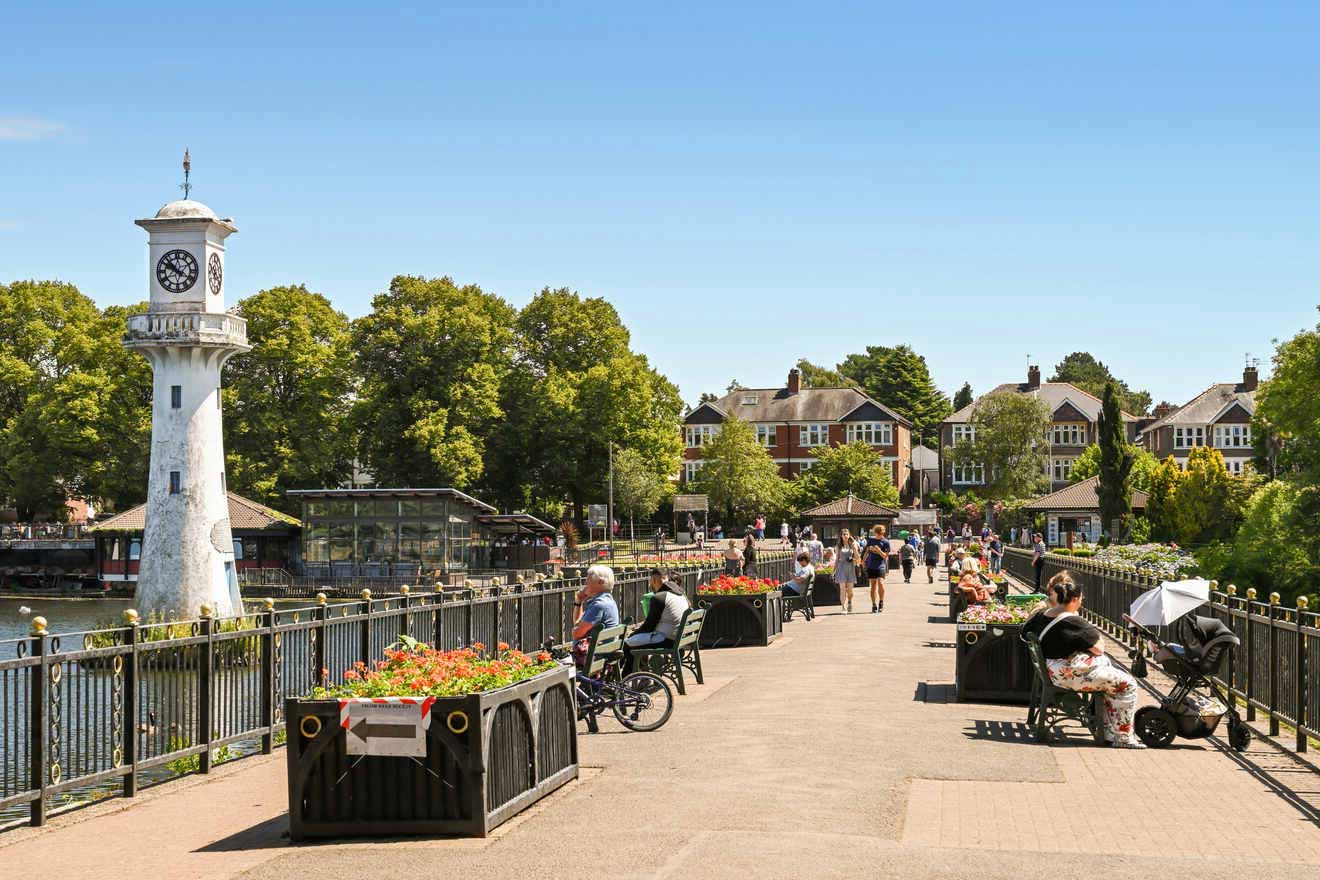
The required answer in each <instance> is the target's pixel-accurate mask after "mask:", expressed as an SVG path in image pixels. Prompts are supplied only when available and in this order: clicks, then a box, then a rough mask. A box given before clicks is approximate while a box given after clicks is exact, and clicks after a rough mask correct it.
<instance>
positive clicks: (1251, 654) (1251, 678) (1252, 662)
mask: <svg viewBox="0 0 1320 880" xmlns="http://www.w3.org/2000/svg"><path fill="white" fill-rule="evenodd" d="M1255 601H1256V588H1255V587H1247V646H1246V652H1247V687H1246V689H1245V692H1246V696H1247V720H1248V721H1255V720H1256V704H1255V703H1253V702H1252V699H1253V697H1254V695H1255V692H1256V642H1255V640H1254V639H1253V637H1252V633H1251V631H1252V629H1253V628H1254V627H1253V625H1252V622H1251V603H1252V602H1255Z"/></svg>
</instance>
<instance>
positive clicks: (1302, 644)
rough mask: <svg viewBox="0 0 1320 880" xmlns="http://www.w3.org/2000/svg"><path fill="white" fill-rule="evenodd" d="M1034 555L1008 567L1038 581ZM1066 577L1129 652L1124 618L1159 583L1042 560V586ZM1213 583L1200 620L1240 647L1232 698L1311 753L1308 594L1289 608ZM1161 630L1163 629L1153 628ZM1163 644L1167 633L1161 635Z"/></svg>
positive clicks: (1008, 560)
mask: <svg viewBox="0 0 1320 880" xmlns="http://www.w3.org/2000/svg"><path fill="white" fill-rule="evenodd" d="M1031 556H1032V554H1031V553H1030V552H1029V551H1026V550H1021V549H1018V548H1008V549H1007V552H1006V553H1005V555H1004V567H1005V568H1006V569H1007V570H1008V571H1009V572H1010V573H1011V574H1013V575H1015V576H1016V577H1018V578H1020V579H1021V580H1022V581H1023V582H1025V583H1028V584H1031V583H1034V582H1035V580H1034V578H1035V575H1034V574H1033V572H1032V569H1031ZM1060 571H1067V572H1068V573H1069V574H1071V575H1072V576H1073V579H1074V580H1076V581H1077V582H1078V584H1079V585H1080V586H1081V587H1082V589H1083V591H1084V592H1085V594H1086V601H1085V604H1084V605H1083V607H1082V610H1083V612H1084V613H1085V614H1086V616H1087V617H1089V618H1090V619H1091V620H1092V621H1093V622H1095V623H1096V624H1097V625H1098V626H1099V627H1100V628H1101V629H1102V630H1104V632H1105V633H1106V634H1107V635H1109V636H1110V637H1111V638H1113V639H1114V640H1115V641H1118V642H1121V643H1123V644H1125V645H1127V646H1129V647H1131V646H1132V641H1133V640H1132V638H1131V635H1130V632H1129V630H1128V628H1127V626H1126V625H1125V624H1124V623H1123V615H1124V614H1125V613H1127V610H1128V609H1129V608H1130V607H1131V605H1132V602H1133V600H1135V599H1136V598H1137V597H1138V596H1140V595H1141V594H1142V593H1144V592H1146V591H1147V590H1149V589H1151V588H1152V587H1156V586H1159V584H1160V582H1161V580H1162V579H1161V578H1158V577H1153V576H1150V575H1146V574H1142V573H1140V572H1137V571H1135V570H1132V569H1125V568H1117V567H1114V566H1109V565H1105V564H1103V563H1099V562H1093V561H1090V560H1085V559H1074V558H1070V557H1067V556H1057V555H1055V554H1052V553H1047V554H1046V555H1045V569H1044V571H1043V572H1042V584H1043V583H1044V582H1046V581H1048V580H1049V579H1050V578H1051V577H1053V576H1054V575H1055V574H1056V573H1058V572H1060ZM1218 586H1219V585H1218V583H1216V582H1214V581H1212V582H1211V592H1210V602H1209V603H1208V604H1207V605H1205V606H1203V607H1201V608H1200V609H1197V612H1196V613H1197V614H1200V615H1202V616H1204V617H1214V618H1217V619H1218V620H1222V621H1224V623H1226V624H1227V625H1228V626H1229V627H1230V628H1231V629H1232V630H1233V632H1234V633H1235V634H1236V635H1237V637H1238V639H1240V640H1241V642H1242V647H1241V648H1239V649H1238V650H1237V651H1235V652H1234V653H1233V663H1232V665H1231V666H1230V667H1229V668H1228V669H1227V670H1226V677H1224V678H1218V679H1217V680H1218V681H1220V682H1221V683H1222V684H1223V685H1224V687H1226V688H1227V689H1228V691H1229V693H1231V694H1232V695H1233V696H1234V697H1236V698H1237V699H1239V700H1241V701H1242V703H1243V704H1244V705H1245V706H1246V711H1247V720H1248V721H1255V720H1257V714H1258V713H1263V714H1264V716H1265V718H1266V719H1267V720H1268V722H1269V733H1270V736H1272V737H1277V736H1279V734H1280V729H1281V725H1287V726H1289V727H1291V728H1292V729H1293V732H1294V735H1295V741H1294V744H1293V746H1294V748H1295V749H1296V750H1297V751H1298V752H1305V751H1306V750H1307V746H1308V743H1307V739H1308V737H1310V738H1315V739H1320V724H1317V719H1316V715H1317V712H1320V675H1317V674H1316V670H1315V668H1314V666H1315V664H1316V663H1320V614H1317V613H1315V612H1314V611H1309V610H1307V600H1306V597H1305V596H1303V597H1301V598H1299V599H1298V600H1297V607H1296V608H1285V607H1283V606H1282V605H1281V604H1280V603H1279V594H1278V593H1271V594H1270V596H1269V599H1268V601H1264V602H1262V601H1260V600H1259V599H1257V597H1256V591H1255V590H1254V589H1248V590H1247V591H1246V595H1245V596H1239V595H1238V589H1237V587H1236V586H1234V585H1232V584H1229V585H1228V586H1227V587H1226V588H1225V589H1224V590H1220V589H1218ZM1155 629H1156V631H1157V632H1158V631H1159V630H1161V629H1164V628H1161V627H1156V628H1155ZM1159 634H1160V636H1161V638H1163V637H1164V633H1163V632H1160V633H1159Z"/></svg>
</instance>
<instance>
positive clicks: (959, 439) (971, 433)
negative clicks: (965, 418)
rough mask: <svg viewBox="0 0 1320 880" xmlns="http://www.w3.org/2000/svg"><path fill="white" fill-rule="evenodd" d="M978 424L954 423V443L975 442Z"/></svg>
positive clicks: (955, 444)
mask: <svg viewBox="0 0 1320 880" xmlns="http://www.w3.org/2000/svg"><path fill="white" fill-rule="evenodd" d="M975 442H976V426H975V425H954V426H953V445H954V446H957V445H958V444H959V443H975Z"/></svg>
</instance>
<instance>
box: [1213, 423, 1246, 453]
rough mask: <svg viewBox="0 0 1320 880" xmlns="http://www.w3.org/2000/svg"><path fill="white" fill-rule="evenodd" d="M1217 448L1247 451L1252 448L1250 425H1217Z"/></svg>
mask: <svg viewBox="0 0 1320 880" xmlns="http://www.w3.org/2000/svg"><path fill="white" fill-rule="evenodd" d="M1215 446H1217V447H1219V448H1220V449H1246V448H1248V447H1250V446H1251V426H1250V425H1215Z"/></svg>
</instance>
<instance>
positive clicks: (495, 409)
mask: <svg viewBox="0 0 1320 880" xmlns="http://www.w3.org/2000/svg"><path fill="white" fill-rule="evenodd" d="M513 317H514V311H513V309H512V308H511V307H510V306H509V304H508V303H506V302H505V301H504V300H502V299H500V298H499V297H497V296H494V295H493V294H489V293H486V292H485V291H483V290H482V289H481V288H480V287H477V286H476V285H474V284H470V285H465V286H463V287H459V286H458V285H456V284H455V283H454V282H453V281H452V280H451V279H449V278H436V279H428V278H418V277H413V276H406V275H400V276H398V277H396V278H395V279H394V280H393V281H391V282H390V289H389V290H388V291H386V292H384V293H380V294H377V295H376V297H375V298H374V299H373V300H372V310H371V313H370V314H368V315H365V316H363V317H361V318H359V319H357V320H356V321H354V322H353V326H352V345H353V350H354V353H355V358H356V368H357V371H358V372H359V374H360V376H361V386H360V388H359V391H358V398H357V402H356V404H355V406H354V409H353V422H354V426H355V430H356V432H357V433H358V438H359V440H358V449H359V457H360V458H361V460H362V463H363V464H364V465H365V467H366V468H367V469H368V470H369V471H370V472H371V473H372V474H373V475H374V476H375V478H376V481H377V482H378V483H379V484H380V485H383V486H390V485H394V486H409V485H411V486H417V485H422V486H428V485H429V486H453V487H456V488H460V489H462V488H467V487H469V486H471V485H472V484H473V483H475V482H476V481H477V480H478V479H479V478H480V477H481V476H482V473H483V471H484V468H485V462H484V456H485V452H486V441H487V438H488V437H489V436H490V434H491V433H492V432H494V431H495V430H497V429H498V428H502V427H504V425H503V422H502V417H503V416H504V411H503V410H502V409H501V408H500V383H501V381H502V380H503V378H504V376H505V374H506V373H507V372H508V369H509V363H510V358H511V355H512V346H513V330H512V324H513Z"/></svg>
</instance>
